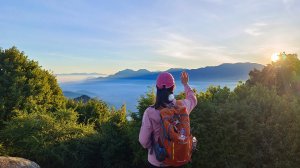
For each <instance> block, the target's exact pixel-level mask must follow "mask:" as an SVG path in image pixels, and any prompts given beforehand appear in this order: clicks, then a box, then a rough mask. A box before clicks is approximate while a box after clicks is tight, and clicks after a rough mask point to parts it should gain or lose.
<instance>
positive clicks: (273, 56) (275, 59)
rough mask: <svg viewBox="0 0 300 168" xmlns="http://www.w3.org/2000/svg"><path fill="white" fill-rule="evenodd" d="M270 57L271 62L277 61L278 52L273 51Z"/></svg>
mask: <svg viewBox="0 0 300 168" xmlns="http://www.w3.org/2000/svg"><path fill="white" fill-rule="evenodd" d="M271 59H272V61H273V62H276V61H278V60H279V54H278V53H274V54H273V55H272V57H271Z"/></svg>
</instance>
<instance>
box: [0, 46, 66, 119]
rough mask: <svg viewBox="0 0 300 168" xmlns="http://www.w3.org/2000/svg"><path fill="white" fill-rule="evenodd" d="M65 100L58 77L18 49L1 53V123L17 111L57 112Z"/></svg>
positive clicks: (0, 51) (13, 48)
mask: <svg viewBox="0 0 300 168" xmlns="http://www.w3.org/2000/svg"><path fill="white" fill-rule="evenodd" d="M64 104H65V97H64V96H63V93H62V91H61V89H60V87H59V86H58V84H57V81H56V79H55V77H54V76H53V75H52V74H51V73H50V72H49V71H47V70H43V69H42V68H41V67H40V66H39V65H38V63H37V62H35V61H32V60H29V59H28V57H27V56H26V55H25V54H24V53H23V52H20V51H19V50H18V49H17V48H16V47H12V48H10V49H6V50H2V49H1V50H0V121H1V122H2V121H8V120H9V119H10V118H11V117H12V116H14V114H15V113H17V112H18V111H26V112H33V111H40V110H41V111H55V110H56V109H59V108H61V107H64Z"/></svg>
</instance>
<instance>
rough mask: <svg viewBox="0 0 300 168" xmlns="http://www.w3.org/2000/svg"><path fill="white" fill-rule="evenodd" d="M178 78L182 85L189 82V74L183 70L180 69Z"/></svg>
mask: <svg viewBox="0 0 300 168" xmlns="http://www.w3.org/2000/svg"><path fill="white" fill-rule="evenodd" d="M180 79H181V83H182V84H183V85H186V84H187V83H188V82H189V75H188V73H186V72H185V71H182V72H181V77H180Z"/></svg>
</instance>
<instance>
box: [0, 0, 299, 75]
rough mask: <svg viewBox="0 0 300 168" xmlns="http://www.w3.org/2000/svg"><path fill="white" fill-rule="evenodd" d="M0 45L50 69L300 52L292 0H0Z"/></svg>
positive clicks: (111, 69)
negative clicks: (13, 48) (15, 48)
mask: <svg viewBox="0 0 300 168" xmlns="http://www.w3.org/2000/svg"><path fill="white" fill-rule="evenodd" d="M0 11H1V14H0V47H2V48H3V49H6V48H10V47H12V46H16V47H17V48H18V49H19V50H21V51H24V52H25V54H26V55H28V57H29V58H30V59H34V60H35V61H38V62H39V64H40V65H41V66H42V67H43V68H45V69H48V70H50V71H52V72H54V73H55V74H60V73H94V72H96V73H100V74H113V73H116V72H118V71H120V70H123V69H133V70H138V69H148V70H151V71H158V70H160V71H163V70H167V69H169V68H189V69H194V68H200V67H205V66H215V65H219V64H222V63H235V62H254V63H260V64H268V63H270V62H271V56H272V55H273V53H279V52H283V51H285V52H286V53H298V54H300V31H299V30H300V19H299V16H300V1H297V0H243V1H241V0H105V1H104V0H63V1H62V0H42V1H41V0H26V1H25V0H23V1H20V0H9V1H8V0H7V1H1V3H0Z"/></svg>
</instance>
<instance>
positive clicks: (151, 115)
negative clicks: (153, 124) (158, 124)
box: [145, 106, 159, 119]
mask: <svg viewBox="0 0 300 168" xmlns="http://www.w3.org/2000/svg"><path fill="white" fill-rule="evenodd" d="M145 113H146V114H147V116H148V117H149V118H152V119H156V118H157V117H158V116H159V111H158V110H156V109H155V108H154V107H153V106H149V107H148V108H147V109H146V110H145Z"/></svg>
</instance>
